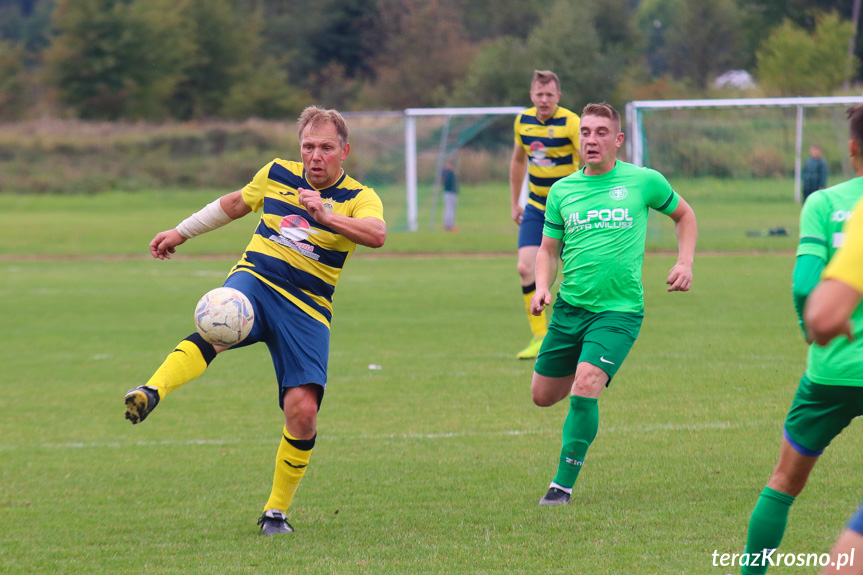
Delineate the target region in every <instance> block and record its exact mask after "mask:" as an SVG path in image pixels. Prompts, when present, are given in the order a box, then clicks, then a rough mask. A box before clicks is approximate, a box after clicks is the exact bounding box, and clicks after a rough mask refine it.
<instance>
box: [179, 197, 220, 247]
mask: <svg viewBox="0 0 863 575" xmlns="http://www.w3.org/2000/svg"><path fill="white" fill-rule="evenodd" d="M231 221H233V220H231V216H229V215H228V214H226V213H225V210H223V209H222V204H221V198H219V199H217V200H216V201H214V202H211V203H209V204H207V205H206V206H204V208H203V209H202V210H200V211H197V212H195V213H194V214H192V215H191V216H189V217H188V218H186V219H185V220H183V221H182V222H180V223H179V224H177V231H178V232H180V235H181V236H183V237H184V238H186V239H190V238H194V237H195V236H199V235H201V234H203V233H205V232H210V231H213V230H215V229H217V228H221V227H222V226H224V225H225V224H227V223H230V222H231Z"/></svg>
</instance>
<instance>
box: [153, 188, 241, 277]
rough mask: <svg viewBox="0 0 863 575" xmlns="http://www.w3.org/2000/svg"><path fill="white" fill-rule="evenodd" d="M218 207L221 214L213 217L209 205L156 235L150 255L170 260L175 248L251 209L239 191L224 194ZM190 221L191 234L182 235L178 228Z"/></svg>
mask: <svg viewBox="0 0 863 575" xmlns="http://www.w3.org/2000/svg"><path fill="white" fill-rule="evenodd" d="M218 206H219V208H220V209H221V211H222V212H223V214H218V213H217V214H215V215H213V211H214V210H215V206H213V205H212V204H210V205H207V206H206V207H205V208H204V209H202V210H200V211H199V212H197V213H195V214H193V215H192V216H190V217H189V218H188V219H187V220H185V221H184V222H181V224H180V225H178V226H177V227H176V228H174V229H171V230H165V231H163V232H159V233H158V234H156V237H155V238H153V241H151V242H150V254H152V256H153V257H154V258H157V259H160V260H169V259H171V254H173V253H175V252H176V251H177V246H179V245H181V244H183V243H185V241H186V240H188V239H190V238H192V237H195V236H196V235H198V234H200V233H204V232H205V231H209V230H212V229H216V228H218V227H221V226H223V225H225V224H226V223H228V221H231V220H236V219H238V218H241V217H243V216H245V215H247V214H249V213H250V212H251V211H252V208H250V207H249V206H248V205H246V202H245V201H244V200H243V193H242V191H240V190H237V191H236V192H231V193H230V194H225V195H224V196H222V197H221V198H219V202H218ZM217 211H218V210H217ZM225 218H227V219H225ZM190 220H192V223H191V224H189V225H190V226H191V228H190V229H191V230H193V233H192V234H190V233H189V232H186V233H187V235H183V234H182V233H181V230H180V229H178V228H182V227H183V225H184V224H186V223H187V222H189V221H190Z"/></svg>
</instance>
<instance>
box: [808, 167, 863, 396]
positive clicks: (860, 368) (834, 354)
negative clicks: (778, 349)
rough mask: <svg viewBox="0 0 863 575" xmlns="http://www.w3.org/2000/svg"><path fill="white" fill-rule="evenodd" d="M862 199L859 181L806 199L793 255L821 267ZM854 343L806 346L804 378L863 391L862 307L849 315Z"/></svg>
mask: <svg viewBox="0 0 863 575" xmlns="http://www.w3.org/2000/svg"><path fill="white" fill-rule="evenodd" d="M861 197H863V178H854V179H853V180H849V181H847V182H843V183H841V184H839V185H836V186H833V187H832V188H827V189H826V190H819V191H817V192H815V193H814V194H812V195H811V196H809V197H808V198H807V199H806V203H804V204H803V210H802V211H801V212H800V244H799V245H798V247H797V255H798V256H801V255H813V256H817V257H819V258H821V259H823V260H824V262H825V263H827V262H829V261H830V260H831V259H833V255H834V254H835V253H836V250H837V249H839V247H841V246H842V243H843V240H844V238H845V236H844V234H843V233H842V226H843V225H844V224H845V222H846V221H847V220H848V218H850V217H851V213H852V211H853V209H854V205H855V204H856V203H857V201H858V200H859V199H860V198H861ZM851 323H852V324H853V325H854V336H855V341H853V342H850V341H848V338H846V337H844V336H841V337H837V338H836V339H834V340H833V341H831V342H830V343H829V344H827V345H826V346H824V347H821V346H819V345H810V346H809V357H808V360H807V366H806V377H808V378H809V379H810V380H812V381H814V382H815V383H820V384H823V385H853V386H856V387H863V305H860V306H857V309H856V310H854V313H853V314H851Z"/></svg>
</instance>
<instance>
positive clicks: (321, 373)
mask: <svg viewBox="0 0 863 575" xmlns="http://www.w3.org/2000/svg"><path fill="white" fill-rule="evenodd" d="M299 140H300V154H301V156H302V162H291V161H285V160H281V159H276V160H273V161H272V162H270V163H269V164H267V165H266V166H264V167H263V168H262V169H261V170H260V171H259V172H258V173H257V174H256V175H255V177H254V178H253V179H252V181H251V182H250V183H249V184H248V185H246V186H245V187H244V188H243V189H242V190H238V191H236V192H233V193H230V194H227V195H225V196H222V197H221V198H219V199H217V200H216V201H214V202H213V203H211V204H209V205H208V206H206V207H205V208H204V209H202V210H201V211H199V212H197V213H195V214H193V215H192V216H190V217H189V218H187V219H186V220H184V221H183V222H181V223H180V224H179V225H178V226H177V227H176V228H175V229H172V230H167V231H164V232H160V233H159V234H157V235H156V237H155V238H154V239H153V241H152V242H151V243H150V252H151V253H152V255H153V257H154V258H158V259H161V260H164V259H170V258H171V254H173V253H174V252H175V250H176V248H177V246H179V245H180V244H182V243H184V242H185V241H186V240H188V239H190V238H193V237H195V236H197V235H200V234H202V233H204V232H208V231H211V230H214V229H216V228H219V227H221V226H223V225H225V224H227V223H229V222H231V221H232V220H235V219H238V218H241V217H243V216H246V215H248V214H249V213H251V212H252V211H255V212H258V211H260V212H261V219H260V222H259V223H258V226H257V228H256V229H255V232H254V234H253V235H252V239H251V241H250V242H249V245H248V246H247V247H246V251H245V253H244V254H243V256H242V258H241V259H240V261H239V262H238V263H237V265H235V266H234V268H233V269H232V270H231V271H230V273H229V275H228V277H227V279H226V280H225V282H224V285H225V286H227V287H232V288H235V289H237V290H239V291H241V292H242V293H244V294H245V295H246V296H247V297H248V298H249V300H250V301H251V303H252V307H253V308H254V313H255V322H254V325H253V327H252V331H251V333H250V334H249V335H248V336H247V337H246V339H244V340H243V341H242V342H240V343H239V344H237V345H235V346H233V347H236V348H239V347H245V346H247V345H250V344H253V343H257V342H264V343H265V344H266V345H267V347H268V348H269V350H270V355H271V356H272V360H273V364H274V366H275V371H276V379H277V380H278V403H279V406H280V408H281V409H282V410H283V412H284V415H285V425H284V428H283V429H282V433H281V441H280V444H279V448H278V452H277V455H276V468H275V474H274V477H273V487H272V491H271V494H270V497H269V499H268V501H267V502H266V504H265V505H264V512H263V515H262V516H261V518H260V520H259V521H258V524H259V525H261V532H262V533H263V534H265V535H274V534H277V533H291V532H293V527H291V525H290V524H289V523H288V522H287V517H286V513H287V510H288V507H289V506H290V504H291V501H292V500H293V497H294V493H295V492H296V490H297V487H298V486H299V484H300V481H301V480H302V478H303V475H304V474H305V472H306V469H307V467H308V464H309V459H310V457H311V454H312V448H313V447H314V445H315V438H316V437H317V413H318V410H319V409H320V405H321V400H322V399H323V396H324V389H325V388H326V385H327V360H328V358H329V341H330V320H331V318H332V297H333V292H334V290H335V288H336V284H337V283H338V280H339V276H340V275H341V272H342V268H343V267H344V265H345V263H346V262H347V260H348V258H349V257H350V255H351V254H352V253H353V251H354V249H355V248H356V245H357V244H360V245H363V246H368V247H371V248H378V247H381V246H382V245H383V244H384V241H385V240H386V224H385V222H384V219H383V207H382V205H381V200H380V198H379V197H378V196H377V194H376V193H375V192H374V190H372V189H371V188H368V187H366V186H364V185H362V184H361V183H359V182H358V181H356V180H354V179H353V178H351V177H350V176H348V175H347V174H346V173H345V172H344V170H343V169H342V162H344V160H345V159H346V158H347V157H348V154H349V153H350V144H349V143H348V127H347V124H346V123H345V121H344V118H343V117H342V116H341V114H339V113H338V112H337V111H335V110H325V109H322V108H319V107H315V106H313V107H309V108H306V109H305V110H304V111H303V113H302V115H301V116H300V118H299ZM226 349H229V348H227V347H220V346H213V345H212V344H210V343H208V342H206V341H205V340H204V339H203V338H202V337H201V336H200V335H198V334H197V333H193V334H192V335H190V336H189V337H187V338H186V339H184V340H183V341H181V342H180V343H179V344H178V345H177V347H176V348H175V349H174V351H173V352H171V353H170V354H169V355H168V357H167V359H166V360H165V362H164V363H163V364H162V365H161V367H159V369H158V370H156V372H155V373H154V374H153V376H152V378H150V380H149V381H148V382H147V383H146V384H145V385H142V386H139V387H137V388H134V389H132V390H130V391H129V392H128V393H127V394H126V398H125V402H126V418H127V419H129V420H130V421H131V422H132V423H133V424H135V423H140V422H141V421H143V420H144V419H145V418H146V417H147V416H148V415H149V414H150V412H152V410H153V409H154V408H155V407H156V406H157V405H158V404H159V403H160V402H161V401H162V400H164V399H165V396H166V395H167V394H168V393H170V392H172V391H174V390H176V389H177V388H179V387H180V386H181V385H183V384H184V383H186V382H188V381H190V380H192V379H194V378H196V377H198V376H199V375H201V374H202V373H203V372H204V370H205V369H206V368H207V366H208V365H209V364H210V362H211V361H212V360H213V359H214V358H215V357H216V355H217V354H219V353H221V352H223V351H225V350H226ZM230 349H233V348H230Z"/></svg>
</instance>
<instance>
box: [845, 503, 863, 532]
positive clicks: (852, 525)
mask: <svg viewBox="0 0 863 575" xmlns="http://www.w3.org/2000/svg"><path fill="white" fill-rule="evenodd" d="M848 529H850V530H851V531H856V532H857V533H859V534H860V535H863V505H861V506H860V509H858V510H857V513H856V514H855V515H854V517H852V518H851V521H849V522H848Z"/></svg>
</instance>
